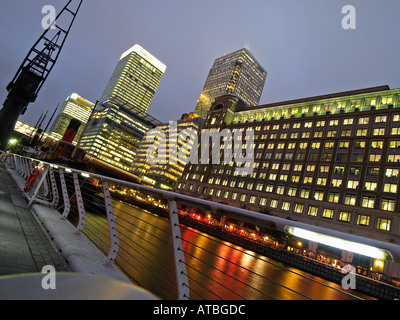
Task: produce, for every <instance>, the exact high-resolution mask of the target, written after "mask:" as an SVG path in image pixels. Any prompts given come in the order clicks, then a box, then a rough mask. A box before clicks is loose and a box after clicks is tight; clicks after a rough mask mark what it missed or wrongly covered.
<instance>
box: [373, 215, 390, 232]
mask: <svg viewBox="0 0 400 320" xmlns="http://www.w3.org/2000/svg"><path fill="white" fill-rule="evenodd" d="M390 222H391V220H390V219H383V218H378V219H377V220H376V228H377V229H379V230H383V231H390Z"/></svg>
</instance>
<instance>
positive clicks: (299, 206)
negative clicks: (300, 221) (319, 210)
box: [294, 203, 304, 213]
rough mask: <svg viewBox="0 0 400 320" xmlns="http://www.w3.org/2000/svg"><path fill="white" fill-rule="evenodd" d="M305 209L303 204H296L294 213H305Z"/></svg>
mask: <svg viewBox="0 0 400 320" xmlns="http://www.w3.org/2000/svg"><path fill="white" fill-rule="evenodd" d="M303 209H304V205H303V204H299V203H296V204H295V205H294V212H296V213H303Z"/></svg>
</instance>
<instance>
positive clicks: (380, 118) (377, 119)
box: [375, 116, 386, 123]
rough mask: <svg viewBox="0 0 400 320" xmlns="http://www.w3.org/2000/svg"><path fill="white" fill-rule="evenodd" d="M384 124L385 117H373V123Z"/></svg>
mask: <svg viewBox="0 0 400 320" xmlns="http://www.w3.org/2000/svg"><path fill="white" fill-rule="evenodd" d="M382 122H386V116H376V117H375V123H382Z"/></svg>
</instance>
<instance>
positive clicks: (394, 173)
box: [385, 168, 399, 178]
mask: <svg viewBox="0 0 400 320" xmlns="http://www.w3.org/2000/svg"><path fill="white" fill-rule="evenodd" d="M385 175H386V177H388V178H393V177H395V178H397V177H398V176H399V169H392V168H389V169H386V174H385Z"/></svg>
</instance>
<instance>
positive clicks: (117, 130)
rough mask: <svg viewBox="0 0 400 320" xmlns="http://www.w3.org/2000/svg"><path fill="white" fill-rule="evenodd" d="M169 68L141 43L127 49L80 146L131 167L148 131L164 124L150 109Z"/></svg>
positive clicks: (123, 166)
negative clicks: (151, 114) (149, 111)
mask: <svg viewBox="0 0 400 320" xmlns="http://www.w3.org/2000/svg"><path fill="white" fill-rule="evenodd" d="M166 68H167V67H166V66H165V65H164V64H163V63H162V62H160V61H159V60H157V59H156V58H155V57H154V56H153V55H151V54H150V53H149V52H147V51H146V50H145V49H143V48H142V47H141V46H139V45H138V44H136V45H134V46H133V47H132V48H131V49H129V50H128V51H126V52H124V53H123V54H122V56H121V58H120V60H119V62H118V64H117V66H116V68H115V70H114V72H113V74H112V76H111V78H110V80H109V82H108V84H107V86H106V88H105V90H104V92H103V95H102V96H101V98H100V102H99V103H98V104H97V107H96V109H95V110H94V112H93V116H92V118H91V119H90V121H89V122H88V126H87V129H86V131H85V134H84V136H83V137H82V141H81V145H80V147H81V148H83V149H85V150H86V151H87V152H88V153H89V154H90V155H92V156H94V157H96V158H97V159H100V160H103V161H105V162H107V163H110V164H112V165H114V166H117V167H119V168H122V169H124V170H129V169H130V168H131V165H132V162H133V159H134V158H135V156H136V150H137V148H138V147H139V145H140V142H141V140H142V139H143V137H144V135H145V134H146V132H147V131H148V130H150V129H152V128H154V127H156V126H157V125H160V124H161V122H160V121H158V120H157V119H155V118H153V117H152V116H150V115H149V114H147V110H148V108H149V106H150V103H151V101H152V99H153V97H154V94H155V92H156V90H157V88H158V85H159V83H160V81H161V78H162V76H163V74H164V72H165V70H166Z"/></svg>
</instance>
